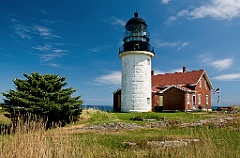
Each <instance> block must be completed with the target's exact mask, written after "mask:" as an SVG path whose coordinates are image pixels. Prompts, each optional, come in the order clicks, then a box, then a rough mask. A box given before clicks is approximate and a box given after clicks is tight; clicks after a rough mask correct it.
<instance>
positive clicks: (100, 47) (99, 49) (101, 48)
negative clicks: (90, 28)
mask: <svg viewBox="0 0 240 158" xmlns="http://www.w3.org/2000/svg"><path fill="white" fill-rule="evenodd" d="M108 47H109V46H98V47H95V48H91V49H89V50H90V51H92V52H100V51H103V50H105V49H107V48H108Z"/></svg>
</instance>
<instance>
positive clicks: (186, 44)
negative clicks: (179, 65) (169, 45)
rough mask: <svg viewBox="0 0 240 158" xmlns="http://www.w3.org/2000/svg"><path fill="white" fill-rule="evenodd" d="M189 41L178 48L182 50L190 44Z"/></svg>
mask: <svg viewBox="0 0 240 158" xmlns="http://www.w3.org/2000/svg"><path fill="white" fill-rule="evenodd" d="M188 44H189V43H188V42H183V43H182V44H181V45H180V46H179V47H178V50H181V49H182V48H184V47H186V46H188Z"/></svg>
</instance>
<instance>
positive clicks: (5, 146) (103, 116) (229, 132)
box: [0, 110, 240, 158]
mask: <svg viewBox="0 0 240 158" xmlns="http://www.w3.org/2000/svg"><path fill="white" fill-rule="evenodd" d="M218 115H220V116H231V115H225V114H214V113H206V112H201V113H182V112H179V113H153V112H152V113H107V112H102V111H96V110H89V111H84V112H83V114H82V116H81V121H79V122H77V123H75V124H87V125H90V124H96V123H103V122H116V121H118V122H144V123H147V122H146V121H131V120H130V118H131V117H133V116H141V117H148V118H158V117H161V118H165V119H167V120H176V121H179V122H180V121H183V122H185V121H187V122H190V121H197V120H200V119H206V118H211V117H217V116H218ZM236 116H238V117H239V114H238V115H236ZM75 124H71V125H72V126H73V125H74V126H75ZM31 125H32V126H34V127H33V128H31V129H30V130H29V125H28V124H26V125H24V124H22V125H21V126H19V127H18V128H17V132H16V133H15V134H10V135H1V137H0V149H1V150H0V157H4V158H10V157H16V158H21V157H26V158H28V157H29V158H30V157H46V158H52V157H57V158H76V157H84V158H85V157H110V158H115V157H116V158H121V157H123V158H128V157H138V158H155V157H176V158H192V157H207V158H218V157H221V158H239V157H240V153H239V151H240V139H239V138H240V120H239V119H235V120H233V121H232V122H229V123H228V124H225V125H224V126H223V127H221V128H220V127H217V126H214V125H213V124H207V125H205V126H201V127H185V128H180V127H178V126H172V127H165V128H158V129H150V128H149V129H147V128H146V129H136V130H110V131H104V130H103V131H84V130H81V129H80V130H79V129H78V128H70V127H71V125H69V126H68V127H65V128H56V129H52V130H48V131H45V128H44V126H42V125H41V124H40V125H39V124H34V123H31ZM184 138H193V139H199V140H200V141H199V142H197V143H193V144H189V145H188V146H183V147H173V148H165V149H162V148H158V147H155V146H154V147H153V146H149V145H148V141H166V140H181V139H184ZM123 142H135V143H137V145H136V146H130V145H126V144H123Z"/></svg>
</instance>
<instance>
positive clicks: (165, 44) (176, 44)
mask: <svg viewBox="0 0 240 158" xmlns="http://www.w3.org/2000/svg"><path fill="white" fill-rule="evenodd" d="M188 45H189V43H188V42H157V44H156V47H178V50H181V49H182V48H184V47H186V46H188Z"/></svg>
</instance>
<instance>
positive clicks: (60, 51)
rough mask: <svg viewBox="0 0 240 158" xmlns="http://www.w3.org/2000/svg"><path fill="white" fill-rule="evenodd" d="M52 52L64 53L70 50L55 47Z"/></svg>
mask: <svg viewBox="0 0 240 158" xmlns="http://www.w3.org/2000/svg"><path fill="white" fill-rule="evenodd" d="M52 52H54V53H64V52H68V51H67V50H64V49H53V50H52Z"/></svg>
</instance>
